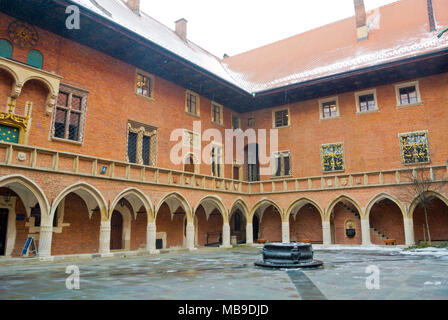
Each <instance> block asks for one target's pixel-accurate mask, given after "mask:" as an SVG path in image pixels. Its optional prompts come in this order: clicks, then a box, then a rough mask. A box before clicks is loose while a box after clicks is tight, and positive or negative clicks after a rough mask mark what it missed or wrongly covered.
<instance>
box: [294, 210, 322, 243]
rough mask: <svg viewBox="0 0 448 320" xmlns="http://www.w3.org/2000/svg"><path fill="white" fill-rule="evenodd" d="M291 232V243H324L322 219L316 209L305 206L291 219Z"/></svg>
mask: <svg viewBox="0 0 448 320" xmlns="http://www.w3.org/2000/svg"><path fill="white" fill-rule="evenodd" d="M289 232H290V240H291V241H301V240H305V239H308V240H311V242H323V239H322V237H323V235H322V219H321V217H320V214H319V211H317V209H316V208H314V207H309V206H307V205H305V206H304V207H302V208H301V209H300V210H299V212H298V213H297V214H296V218H295V220H294V216H292V215H291V216H290V217H289Z"/></svg>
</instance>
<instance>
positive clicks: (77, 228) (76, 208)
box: [51, 193, 101, 255]
mask: <svg viewBox="0 0 448 320" xmlns="http://www.w3.org/2000/svg"><path fill="white" fill-rule="evenodd" d="M64 210H65V213H64V222H63V223H69V224H70V226H68V227H63V228H62V233H54V232H53V242H52V245H51V254H52V255H61V254H81V253H97V252H98V251H99V239H100V226H101V217H100V213H99V212H93V214H92V218H91V219H89V215H88V210H87V206H86V204H85V203H84V201H83V200H82V199H81V198H80V197H79V196H78V195H76V194H74V193H70V194H69V195H67V197H66V199H65V208H64Z"/></svg>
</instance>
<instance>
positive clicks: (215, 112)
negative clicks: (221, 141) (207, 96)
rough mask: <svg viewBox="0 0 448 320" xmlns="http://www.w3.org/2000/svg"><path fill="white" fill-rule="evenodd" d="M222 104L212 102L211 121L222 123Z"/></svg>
mask: <svg viewBox="0 0 448 320" xmlns="http://www.w3.org/2000/svg"><path fill="white" fill-rule="evenodd" d="M222 120H223V119H222V106H221V105H219V104H217V103H214V102H212V122H214V123H216V124H222V122H223V121H222Z"/></svg>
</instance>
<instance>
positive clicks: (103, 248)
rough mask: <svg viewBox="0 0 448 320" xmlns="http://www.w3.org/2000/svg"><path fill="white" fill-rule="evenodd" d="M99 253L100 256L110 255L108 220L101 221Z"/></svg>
mask: <svg viewBox="0 0 448 320" xmlns="http://www.w3.org/2000/svg"><path fill="white" fill-rule="evenodd" d="M99 253H100V254H101V255H102V256H108V255H110V221H101V227H100V250H99Z"/></svg>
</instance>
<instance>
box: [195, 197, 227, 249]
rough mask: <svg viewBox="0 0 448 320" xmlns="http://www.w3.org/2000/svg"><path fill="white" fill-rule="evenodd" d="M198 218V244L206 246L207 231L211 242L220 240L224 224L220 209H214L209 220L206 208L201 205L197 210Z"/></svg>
mask: <svg viewBox="0 0 448 320" xmlns="http://www.w3.org/2000/svg"><path fill="white" fill-rule="evenodd" d="M196 219H197V224H198V229H197V233H198V246H204V245H205V244H206V243H207V233H209V240H208V242H209V243H217V242H219V237H220V234H221V235H222V225H223V220H222V215H221V214H220V213H219V211H218V210H214V211H213V212H212V213H211V214H210V216H209V218H208V220H207V218H206V215H205V211H204V208H203V207H202V206H200V207H199V208H198V210H197V211H196Z"/></svg>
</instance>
